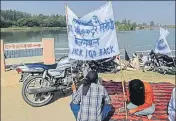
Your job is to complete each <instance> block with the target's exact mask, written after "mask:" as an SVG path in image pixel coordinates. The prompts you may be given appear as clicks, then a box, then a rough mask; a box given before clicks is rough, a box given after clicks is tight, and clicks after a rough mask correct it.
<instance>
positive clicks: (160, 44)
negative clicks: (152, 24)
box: [155, 27, 171, 54]
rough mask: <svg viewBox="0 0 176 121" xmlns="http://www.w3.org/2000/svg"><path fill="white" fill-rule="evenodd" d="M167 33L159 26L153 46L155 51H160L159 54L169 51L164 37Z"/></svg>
mask: <svg viewBox="0 0 176 121" xmlns="http://www.w3.org/2000/svg"><path fill="white" fill-rule="evenodd" d="M168 35H169V31H168V30H165V29H163V28H161V27H160V37H159V40H158V41H157V44H156V47H155V53H160V54H169V53H171V50H170V47H169V45H168V43H167V40H166V37H167V36H168Z"/></svg>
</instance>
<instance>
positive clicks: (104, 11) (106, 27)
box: [67, 2, 120, 60]
mask: <svg viewBox="0 0 176 121" xmlns="http://www.w3.org/2000/svg"><path fill="white" fill-rule="evenodd" d="M67 15H68V16H67V18H68V23H67V24H68V43H69V57H70V58H72V59H77V60H98V59H103V58H109V57H112V56H115V55H118V54H120V51H119V46H118V41H117V35H116V28H115V22H114V15H113V10H112V4H111V2H108V3H107V4H105V5H104V6H102V7H100V8H99V9H97V10H95V11H92V12H90V13H88V14H86V15H85V16H83V17H81V18H78V17H77V16H76V15H75V14H74V13H73V12H72V11H71V10H70V9H69V8H68V7H67Z"/></svg>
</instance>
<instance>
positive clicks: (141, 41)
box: [1, 29, 175, 53]
mask: <svg viewBox="0 0 176 121" xmlns="http://www.w3.org/2000/svg"><path fill="white" fill-rule="evenodd" d="M168 31H169V32H170V34H169V35H168V37H167V41H168V44H169V45H170V47H171V49H175V47H174V45H175V29H168ZM42 38H54V39H55V47H56V48H67V47H68V39H67V34H66V31H63V32H61V31H57V30H43V31H17V32H2V33H1V39H3V40H4V42H5V43H21V42H23V43H24V42H40V41H41V39H42ZM117 38H118V43H119V47H120V49H124V48H126V49H127V52H129V53H132V52H135V51H137V50H148V49H153V48H154V46H155V44H156V42H157V40H158V38H159V29H154V30H147V29H145V30H136V31H121V32H117ZM58 52H64V51H61V50H57V51H56V53H58Z"/></svg>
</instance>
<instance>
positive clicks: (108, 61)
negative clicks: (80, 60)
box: [88, 57, 119, 73]
mask: <svg viewBox="0 0 176 121" xmlns="http://www.w3.org/2000/svg"><path fill="white" fill-rule="evenodd" d="M115 59H116V58H115V57H111V58H105V59H100V60H96V61H94V60H92V61H89V62H88V64H89V66H90V68H91V69H93V70H96V71H97V72H98V73H104V72H111V73H115V72H117V67H118V66H119V65H118V64H117V63H116V62H115Z"/></svg>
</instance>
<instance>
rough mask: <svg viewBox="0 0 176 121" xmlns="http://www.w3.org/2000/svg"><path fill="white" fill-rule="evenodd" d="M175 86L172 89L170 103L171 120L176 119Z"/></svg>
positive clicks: (169, 117)
mask: <svg viewBox="0 0 176 121" xmlns="http://www.w3.org/2000/svg"><path fill="white" fill-rule="evenodd" d="M175 99H176V97H175V88H174V89H173V90H172V94H171V99H170V101H169V105H168V114H169V116H168V119H169V121H175V114H176V107H175V101H176V100H175Z"/></svg>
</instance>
